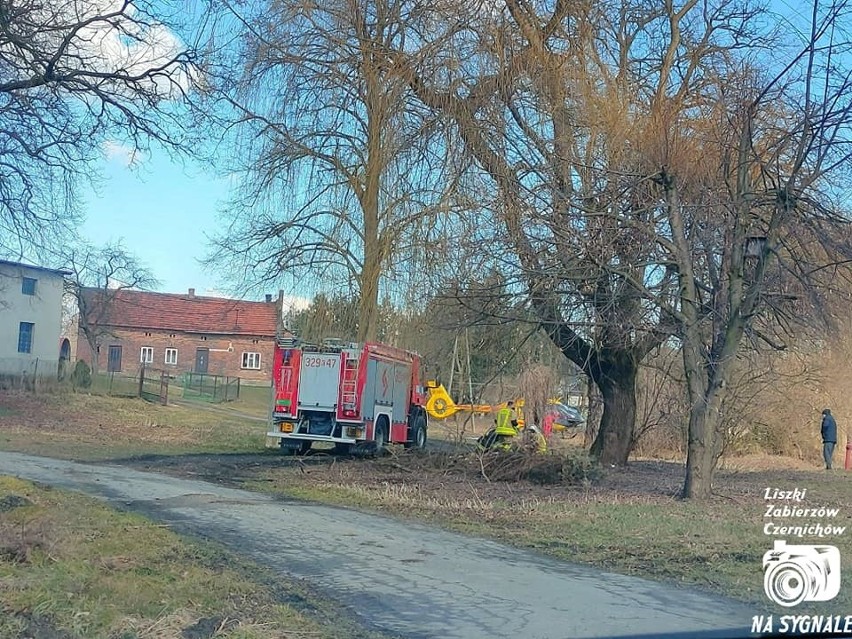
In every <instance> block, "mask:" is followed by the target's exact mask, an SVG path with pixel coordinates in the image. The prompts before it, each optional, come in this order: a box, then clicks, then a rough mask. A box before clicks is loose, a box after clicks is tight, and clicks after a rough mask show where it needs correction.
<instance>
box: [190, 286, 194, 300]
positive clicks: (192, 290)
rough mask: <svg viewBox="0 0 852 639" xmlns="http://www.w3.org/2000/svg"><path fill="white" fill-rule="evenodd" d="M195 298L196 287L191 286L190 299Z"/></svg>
mask: <svg viewBox="0 0 852 639" xmlns="http://www.w3.org/2000/svg"><path fill="white" fill-rule="evenodd" d="M194 298H195V289H194V288H191V289H189V299H194Z"/></svg>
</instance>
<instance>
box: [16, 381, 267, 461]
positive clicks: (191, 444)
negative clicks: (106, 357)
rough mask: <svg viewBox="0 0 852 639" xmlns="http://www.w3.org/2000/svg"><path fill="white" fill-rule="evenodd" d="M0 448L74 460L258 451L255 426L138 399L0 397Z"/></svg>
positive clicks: (259, 433)
mask: <svg viewBox="0 0 852 639" xmlns="http://www.w3.org/2000/svg"><path fill="white" fill-rule="evenodd" d="M0 406H2V410H0V448H2V449H3V450H13V451H19V452H31V453H36V454H41V455H49V456H54V457H62V458H73V459H106V458H112V457H124V456H131V455H141V454H170V453H178V452H180V453H186V452H241V451H242V452H244V451H259V450H262V449H263V445H264V425H263V424H262V423H259V422H254V421H250V420H245V419H241V418H239V417H232V416H230V415H225V414H219V413H210V412H206V411H203V410H200V409H195V408H191V407H181V406H160V405H156V404H150V403H148V402H145V401H142V400H140V399H125V398H116V397H106V396H103V395H87V394H80V393H71V392H65V393H56V394H46V395H33V394H30V393H14V392H4V393H2V394H0Z"/></svg>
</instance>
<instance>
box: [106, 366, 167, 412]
mask: <svg viewBox="0 0 852 639" xmlns="http://www.w3.org/2000/svg"><path fill="white" fill-rule="evenodd" d="M170 381H171V379H170V377H169V374H168V373H167V372H166V371H162V370H159V369H154V368H149V367H146V366H140V367H139V369H138V370H137V371H136V372H134V373H131V372H129V371H128V372H110V373H99V374H98V375H92V390H94V391H95V392H99V393H104V394H106V395H109V396H110V397H141V398H142V399H144V400H147V401H149V402H158V403H160V404H163V405H164V406H165V405H166V404H167V403H168V401H169V383H170Z"/></svg>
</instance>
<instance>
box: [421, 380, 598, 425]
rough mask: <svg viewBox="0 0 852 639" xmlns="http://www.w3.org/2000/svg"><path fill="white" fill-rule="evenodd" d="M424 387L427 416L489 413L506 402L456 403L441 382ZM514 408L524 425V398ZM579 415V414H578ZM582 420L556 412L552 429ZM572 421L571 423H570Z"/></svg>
mask: <svg viewBox="0 0 852 639" xmlns="http://www.w3.org/2000/svg"><path fill="white" fill-rule="evenodd" d="M426 388H427V389H428V390H429V398H428V399H427V400H426V412H427V413H428V415H429V417H432V418H434V419H447V418H449V417H452V416H453V415H455V414H457V413H473V414H475V415H489V414H491V413H496V412H497V411H499V410H500V409H501V408H504V407H505V406H506V402H503V403H502V404H496V405H494V406H492V405H491V404H456V403H455V402H454V401H453V398H452V397H450V394H449V393H448V392H447V389H446V388H444V385H443V384H439V383H438V382H436V381H435V380H430V381H427V382H426ZM547 403H548V404H549V405H551V406H554V407H561V406H563V405H562V402H560V401H559V400H557V399H551V400H549V401H548V402H547ZM515 409H516V410H517V413H518V428H523V427H524V410H523V409H524V400H523V399H516V400H515ZM578 416H579V415H578ZM580 421H582V419H581V418H580V419H579V420H568V419H561V415H559V414H558V413H557V419H556V421H555V422H554V423H553V428H554V430H561V429H563V428H570V427H571V426H572V425H575V424H576V423H578V422H580ZM572 422H573V423H572Z"/></svg>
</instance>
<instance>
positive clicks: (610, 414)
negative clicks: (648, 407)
mask: <svg viewBox="0 0 852 639" xmlns="http://www.w3.org/2000/svg"><path fill="white" fill-rule="evenodd" d="M600 369H601V372H600V374H598V375H595V377H596V379H595V383H596V384H597V386H598V389H599V390H600V392H601V397H602V398H603V415H602V416H601V425H600V428H599V429H598V435H597V437H596V438H595V441H594V443H593V444H592V448H591V451H590V452H591V454H592V456H594V457H596V458H597V459H598V461H599V462H600V463H601V464H607V465H610V466H626V465H627V458H628V457H629V456H630V451H631V449H632V446H633V428H634V424H635V423H636V377H637V374H638V370H639V367H638V365H637V364H636V362H634V361H633V358H632V357H630V356H629V355H625V356H623V357H620V358H619V360H618V361H612V362H607V363H605V364H602V365H601V367H600Z"/></svg>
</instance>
